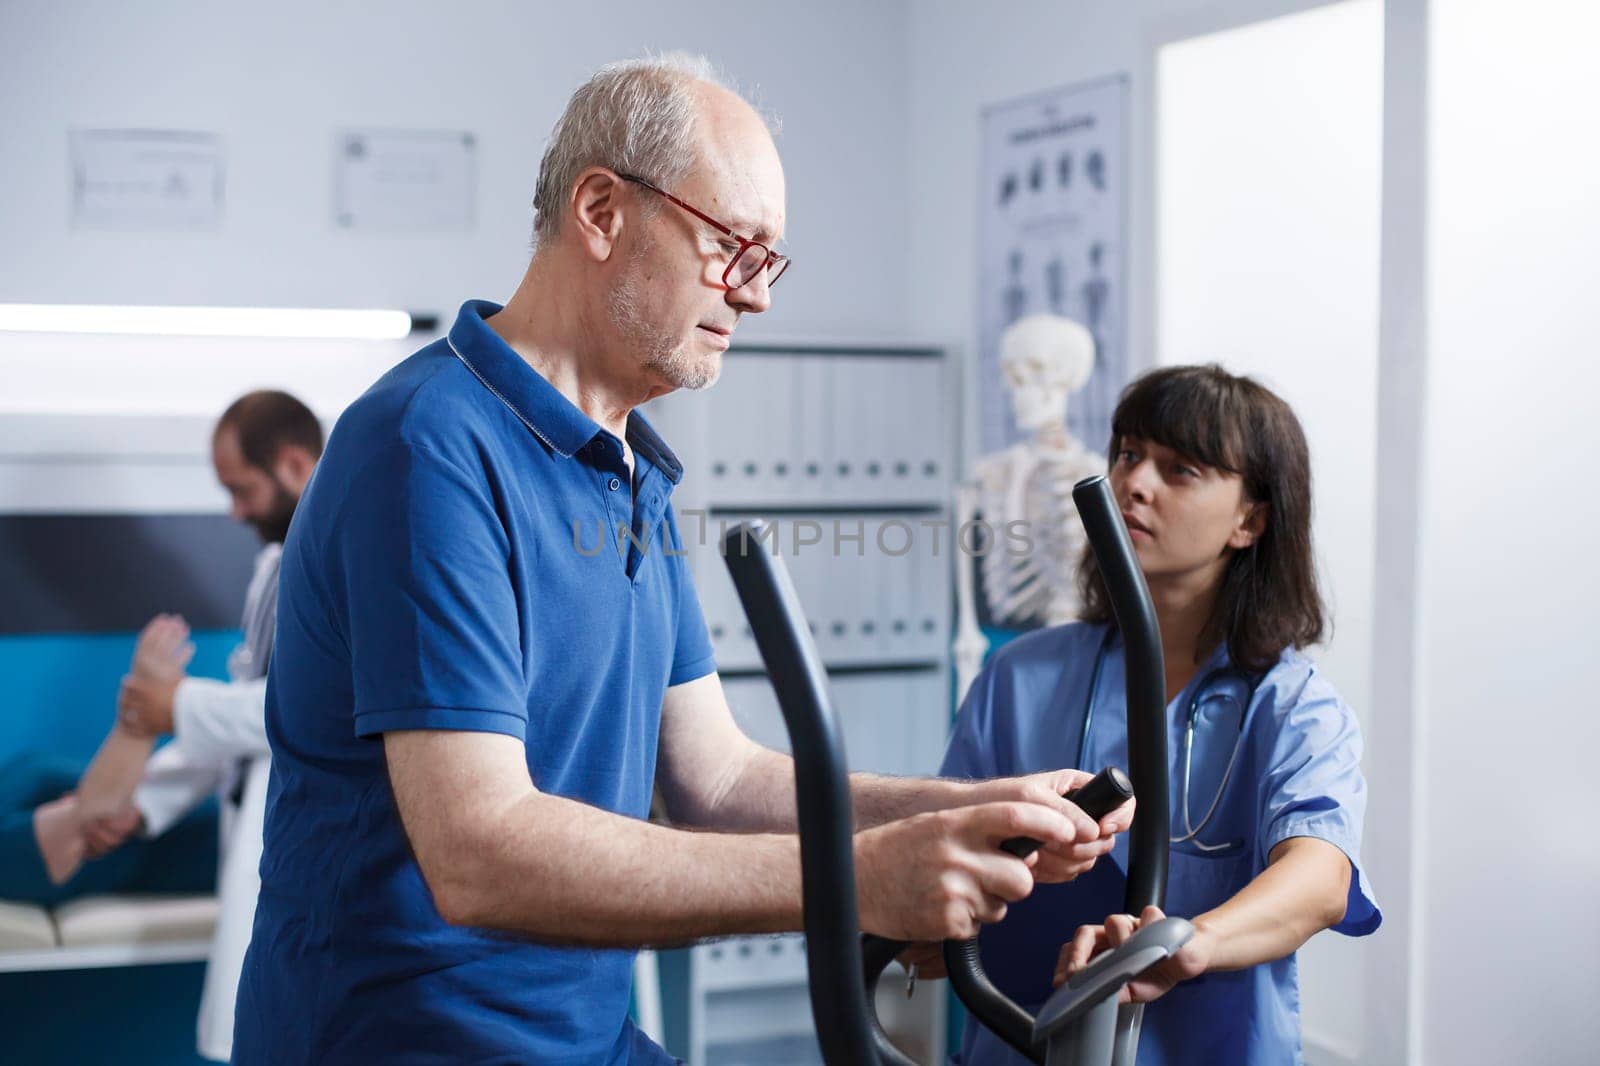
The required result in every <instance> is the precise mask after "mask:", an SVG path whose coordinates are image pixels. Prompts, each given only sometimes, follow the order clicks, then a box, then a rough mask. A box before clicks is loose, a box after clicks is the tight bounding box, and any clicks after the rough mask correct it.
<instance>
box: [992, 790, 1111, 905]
mask: <svg viewBox="0 0 1600 1066" xmlns="http://www.w3.org/2000/svg"><path fill="white" fill-rule="evenodd" d="M1092 780H1094V775H1093V774H1089V773H1084V772H1083V771H1082V770H1050V771H1047V772H1045V773H1039V774H1028V775H1026V776H1024V777H999V778H995V779H994V780H992V781H980V782H977V783H976V784H974V785H973V786H972V787H973V789H974V790H976V791H977V792H978V794H979V796H980V797H981V800H983V801H993V800H1024V801H1027V802H1030V803H1043V804H1046V805H1049V806H1054V807H1056V808H1057V809H1059V810H1060V811H1062V812H1063V813H1065V814H1066V815H1067V816H1068V817H1069V818H1071V819H1073V821H1074V822H1075V823H1076V824H1077V825H1078V827H1079V832H1078V837H1077V839H1075V840H1073V841H1071V842H1070V843H1062V844H1046V845H1045V846H1044V847H1043V848H1040V849H1039V851H1038V852H1037V854H1038V856H1039V860H1038V863H1037V864H1036V865H1035V866H1034V868H1033V879H1034V880H1035V881H1036V882H1038V883H1039V884H1041V885H1053V884H1060V883H1062V882H1064V881H1071V880H1072V879H1073V878H1075V877H1077V876H1079V875H1080V874H1084V873H1087V872H1088V871H1089V869H1090V868H1091V867H1092V866H1094V864H1095V863H1096V862H1097V861H1099V859H1100V858H1101V857H1102V856H1103V855H1105V854H1106V853H1107V852H1109V851H1110V850H1111V848H1112V845H1114V844H1115V843H1116V836H1117V834H1118V833H1123V832H1126V831H1127V829H1128V826H1130V825H1132V824H1133V811H1134V806H1135V801H1134V800H1131V799H1130V800H1129V801H1128V802H1127V803H1124V804H1123V805H1122V806H1120V807H1118V808H1117V809H1116V810H1114V811H1112V812H1111V813H1110V814H1108V815H1106V816H1105V817H1104V818H1102V819H1100V822H1099V824H1098V825H1096V824H1095V823H1094V822H1092V821H1090V820H1089V817H1088V816H1087V815H1086V814H1084V813H1083V812H1082V811H1081V810H1079V809H1078V807H1077V805H1076V804H1074V803H1071V802H1070V801H1068V800H1064V799H1062V798H1061V796H1062V794H1063V793H1066V792H1070V791H1072V790H1073V789H1075V788H1082V787H1083V786H1084V785H1086V784H1088V783H1089V782H1090V781H1092Z"/></svg>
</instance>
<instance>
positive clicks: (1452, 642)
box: [1418, 0, 1600, 1064]
mask: <svg viewBox="0 0 1600 1066" xmlns="http://www.w3.org/2000/svg"><path fill="white" fill-rule="evenodd" d="M1429 18H1430V20H1431V26H1432V31H1431V34H1430V38H1429V45H1430V50H1431V59H1430V63H1431V79H1430V84H1429V93H1430V107H1431V115H1432V117H1431V122H1430V128H1429V135H1430V143H1431V160H1430V170H1429V196H1430V205H1429V212H1428V224H1429V237H1428V246H1427V253H1428V264H1429V277H1430V282H1431V284H1430V291H1429V293H1428V319H1427V332H1428V402H1427V407H1426V417H1425V423H1424V427H1425V429H1424V432H1425V437H1424V454H1423V460H1424V471H1425V477H1424V481H1423V484H1424V491H1425V494H1426V495H1425V500H1424V504H1425V507H1424V509H1423V515H1424V520H1423V523H1422V529H1421V539H1420V544H1421V546H1422V550H1421V552H1420V553H1419V554H1420V557H1421V559H1422V560H1423V571H1422V575H1421V586H1420V588H1421V597H1420V600H1421V602H1420V603H1419V611H1420V622H1421V637H1422V657H1423V662H1422V671H1421V679H1422V688H1423V701H1424V711H1423V713H1424V716H1425V724H1424V726H1423V729H1424V731H1425V735H1426V743H1425V745H1424V759H1423V766H1422V772H1423V774H1424V781H1425V785H1426V790H1425V795H1426V806H1425V808H1424V810H1423V811H1422V812H1421V819H1422V825H1423V830H1422V832H1420V833H1419V834H1418V845H1419V846H1420V847H1421V848H1423V849H1424V853H1423V858H1424V861H1425V863H1426V866H1425V872H1424V884H1423V887H1422V899H1421V906H1420V910H1421V913H1422V914H1423V915H1424V917H1423V919H1422V920H1423V922H1424V924H1425V928H1424V934H1423V945H1424V953H1423V979H1424V981H1423V984H1424V989H1425V992H1424V999H1423V1011H1424V1016H1425V1024H1424V1025H1423V1029H1422V1041H1423V1051H1424V1058H1425V1060H1426V1061H1427V1062H1429V1063H1456V1062H1508V1061H1519V1062H1537V1063H1541V1064H1543V1063H1579V1062H1594V1061H1595V1058H1596V1055H1597V1054H1600V1052H1597V1048H1600V1013H1597V1012H1596V1010H1595V1006H1594V1000H1595V994H1596V992H1600V916H1597V914H1596V910H1595V900H1596V891H1595V886H1596V885H1597V884H1600V844H1597V840H1596V835H1595V832H1594V827H1593V814H1594V811H1595V810H1596V809H1597V806H1600V786H1597V784H1596V781H1597V776H1596V773H1595V769H1594V765H1593V764H1594V758H1593V755H1594V752H1595V750H1596V748H1597V745H1600V715H1597V714H1596V703H1597V701H1596V699H1595V695H1594V685H1593V680H1592V677H1591V676H1590V674H1589V669H1590V668H1591V667H1592V666H1593V664H1594V643H1595V636H1596V634H1597V633H1600V609H1597V607H1596V601H1595V595H1596V592H1597V590H1600V553H1597V552H1596V545H1597V539H1596V533H1595V530H1596V523H1597V519H1600V505H1597V503H1596V495H1595V492H1594V488H1593V486H1594V460H1595V456H1596V455H1597V454H1600V420H1597V419H1596V417H1595V398H1596V397H1597V396H1600V321H1597V319H1596V317H1595V314H1594V307H1595V286H1596V282H1597V280H1600V270H1597V268H1596V265H1595V250H1596V248H1597V247H1600V197H1597V196H1596V195H1595V193H1596V189H1597V187H1600V186H1597V180H1596V174H1597V173H1600V146H1597V143H1596V140H1595V137H1594V129H1595V123H1594V104H1595V101H1596V100H1597V99H1600V67H1597V66H1596V65H1595V62H1594V56H1593V48H1592V43H1593V41H1594V40H1595V38H1596V36H1597V34H1600V14H1597V13H1596V11H1595V9H1594V7H1593V6H1591V5H1583V4H1571V3H1564V2H1561V0H1517V2H1512V0H1474V2H1467V0H1457V2H1454V3H1448V4H1433V5H1431V6H1430V14H1429ZM1519 797H1520V798H1519Z"/></svg>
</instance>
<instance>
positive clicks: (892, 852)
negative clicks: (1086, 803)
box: [855, 798, 1088, 940]
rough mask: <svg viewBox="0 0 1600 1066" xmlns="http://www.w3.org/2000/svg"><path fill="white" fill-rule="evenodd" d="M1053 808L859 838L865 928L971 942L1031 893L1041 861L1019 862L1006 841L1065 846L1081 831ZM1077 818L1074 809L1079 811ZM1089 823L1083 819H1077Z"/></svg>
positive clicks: (946, 819)
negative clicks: (1027, 840)
mask: <svg viewBox="0 0 1600 1066" xmlns="http://www.w3.org/2000/svg"><path fill="white" fill-rule="evenodd" d="M1060 803H1061V801H1060V799H1059V798H1057V799H1056V802H1055V804H1053V805H1051V804H1042V803H1016V802H1012V803H983V804H979V805H977V806H970V807H951V808H949V809H946V810H942V811H932V812H929V813H926V814H918V815H913V816H912V817H910V818H902V819H900V820H899V821H895V822H887V823H885V824H883V825H880V826H875V827H873V828H871V829H863V830H862V831H861V832H859V833H857V834H856V835H855V860H856V894H857V898H858V902H859V904H860V913H861V927H862V928H863V929H865V930H866V931H867V932H869V933H876V934H877V935H879V936H882V937H888V938H890V939H892V940H967V939H969V938H971V937H974V936H977V935H978V928H979V927H980V926H981V925H982V924H983V923H985V922H998V921H1000V920H1001V919H1002V918H1004V917H1005V913H1006V904H1007V903H1011V902H1015V901H1016V900H1019V899H1022V898H1024V897H1026V896H1027V895H1028V893H1029V892H1032V891H1033V881H1034V878H1033V870H1032V867H1033V866H1034V864H1035V862H1036V861H1037V856H1038V854H1039V853H1037V852H1036V853H1035V854H1034V855H1031V856H1029V857H1028V858H1027V859H1019V858H1017V857H1016V856H1014V855H1011V854H1008V853H1007V852H1005V851H1002V850H1001V849H1000V844H1001V842H1002V841H1005V840H1008V839H1010V838H1011V837H1016V836H1026V837H1032V838H1033V839H1035V840H1040V841H1043V842H1044V843H1045V844H1046V845H1063V846H1064V845H1067V844H1070V843H1071V842H1072V841H1073V840H1075V839H1076V838H1077V835H1078V826H1077V825H1076V824H1075V823H1074V821H1073V820H1072V819H1071V818H1069V817H1068V816H1067V815H1065V814H1063V813H1062V811H1061V810H1059V809H1058V808H1059V806H1060ZM1074 809H1075V810H1076V808H1074ZM1078 818H1079V819H1080V820H1083V821H1087V820H1088V819H1087V818H1085V817H1084V815H1083V812H1081V811H1078Z"/></svg>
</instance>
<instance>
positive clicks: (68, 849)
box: [33, 793, 87, 885]
mask: <svg viewBox="0 0 1600 1066" xmlns="http://www.w3.org/2000/svg"><path fill="white" fill-rule="evenodd" d="M33 839H34V840H35V841H36V842H37V843H38V845H39V855H40V856H41V857H42V858H43V859H44V872H45V873H46V874H48V875H49V877H50V883H51V884H53V885H60V884H65V883H66V882H67V881H69V880H71V878H72V875H73V874H75V873H77V872H78V867H80V866H82V865H83V859H84V854H85V852H86V851H87V845H86V844H85V842H84V839H83V828H82V826H81V824H80V823H79V821H78V798H77V797H76V796H74V795H72V794H71V793H68V794H67V795H65V796H62V797H61V798H60V799H56V800H51V801H50V802H49V803H41V804H40V805H39V806H37V807H35V808H34V809H33Z"/></svg>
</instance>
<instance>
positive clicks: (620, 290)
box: [608, 247, 722, 390]
mask: <svg viewBox="0 0 1600 1066" xmlns="http://www.w3.org/2000/svg"><path fill="white" fill-rule="evenodd" d="M646 251H647V248H645V247H639V248H637V249H635V251H634V253H633V255H632V256H631V257H630V261H629V268H630V269H629V270H628V271H627V272H626V273H625V274H624V275H623V277H622V280H621V281H620V282H618V283H617V285H616V287H615V288H613V289H612V290H611V293H610V295H609V297H608V303H609V310H610V312H611V321H612V323H613V325H615V326H616V327H617V331H618V332H619V333H620V334H621V335H622V336H623V338H624V340H625V342H626V343H627V344H628V345H629V346H630V347H632V348H633V349H634V350H635V351H636V352H638V353H639V355H640V364H641V365H642V366H643V367H644V368H645V369H646V370H647V371H650V372H651V373H652V374H654V375H655V376H656V377H658V378H660V379H661V380H663V381H665V382H667V383H668V384H669V385H671V386H672V387H673V388H675V389H690V390H697V389H705V388H709V387H710V386H711V385H713V384H715V383H716V380H717V377H718V376H719V375H720V374H721V373H722V360H721V359H720V358H718V357H717V356H715V355H712V356H705V355H701V354H698V353H696V352H694V351H693V350H692V349H691V346H690V345H689V344H688V343H686V342H682V341H679V340H677V339H676V338H674V337H673V336H672V335H671V334H670V333H668V332H667V331H665V330H663V329H661V328H660V327H658V326H656V325H654V324H653V323H651V322H649V321H647V320H646V318H645V316H644V314H643V313H642V312H641V311H640V305H641V300H640V298H639V297H640V293H639V289H640V285H639V278H640V276H641V274H642V273H643V272H642V271H640V270H637V269H634V268H635V267H637V266H638V263H639V261H640V260H641V259H642V258H643V257H644V253H645V252H646Z"/></svg>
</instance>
